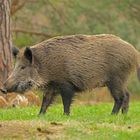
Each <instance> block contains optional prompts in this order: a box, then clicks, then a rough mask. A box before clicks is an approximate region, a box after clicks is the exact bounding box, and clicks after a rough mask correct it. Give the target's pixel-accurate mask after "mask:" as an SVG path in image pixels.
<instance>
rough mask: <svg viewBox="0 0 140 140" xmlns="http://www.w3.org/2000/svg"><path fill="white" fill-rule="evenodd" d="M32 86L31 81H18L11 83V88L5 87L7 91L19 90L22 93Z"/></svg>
mask: <svg viewBox="0 0 140 140" xmlns="http://www.w3.org/2000/svg"><path fill="white" fill-rule="evenodd" d="M32 86H33V83H32V82H31V81H28V82H23V81H21V82H18V83H17V84H15V85H13V86H12V87H11V88H9V89H7V92H19V93H24V92H25V91H27V90H30V89H31V87H32Z"/></svg>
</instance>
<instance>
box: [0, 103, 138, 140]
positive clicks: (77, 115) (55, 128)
mask: <svg viewBox="0 0 140 140" xmlns="http://www.w3.org/2000/svg"><path fill="white" fill-rule="evenodd" d="M112 106H113V103H98V104H93V105H75V104H73V105H72V108H71V111H72V112H71V115H70V116H64V115H63V110H62V105H53V106H52V107H50V108H49V110H48V112H47V114H46V115H45V116H40V117H38V116H37V114H38V111H39V108H38V107H26V108H11V109H0V114H1V115H0V129H1V131H0V140H5V139H8V140H13V139H15V140H20V139H21V140H23V139H26V140H28V139H29V140H40V139H41V140H52V139H53V140H65V139H67V140H85V139H86V140H93V139H94V140H102V139H109V140H118V139H119V140H124V139H125V140H129V139H135V140H137V139H139V138H140V133H139V131H140V103H138V102H133V103H131V104H130V110H129V113H128V114H127V115H122V114H121V113H120V114H119V115H118V116H111V115H110V112H111V109H112Z"/></svg>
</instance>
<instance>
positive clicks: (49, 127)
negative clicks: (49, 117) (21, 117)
mask: <svg viewBox="0 0 140 140" xmlns="http://www.w3.org/2000/svg"><path fill="white" fill-rule="evenodd" d="M0 128H1V131H0V139H12V140H13V139H15V140H22V139H26V140H28V139H41V140H51V139H56V138H61V137H62V134H63V133H62V132H63V129H64V125H63V124H61V123H60V124H59V123H56V122H51V123H47V122H45V121H5V122H0Z"/></svg>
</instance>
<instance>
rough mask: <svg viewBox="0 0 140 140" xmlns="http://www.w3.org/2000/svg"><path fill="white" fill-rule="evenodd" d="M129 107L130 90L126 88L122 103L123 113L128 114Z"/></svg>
mask: <svg viewBox="0 0 140 140" xmlns="http://www.w3.org/2000/svg"><path fill="white" fill-rule="evenodd" d="M128 108H129V92H128V91H127V90H126V91H125V94H124V98H123V103H122V113H123V114H126V113H127V112H128Z"/></svg>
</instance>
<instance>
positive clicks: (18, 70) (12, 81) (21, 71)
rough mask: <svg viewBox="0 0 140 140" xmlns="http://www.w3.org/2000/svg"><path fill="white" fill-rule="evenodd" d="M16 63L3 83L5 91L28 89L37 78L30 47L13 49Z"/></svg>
mask: <svg viewBox="0 0 140 140" xmlns="http://www.w3.org/2000/svg"><path fill="white" fill-rule="evenodd" d="M13 54H14V55H15V57H16V63H15V67H14V70H13V72H12V73H11V75H10V76H9V77H8V79H7V80H6V81H5V83H4V87H5V90H6V91H7V92H21V93H24V91H26V90H29V89H30V88H31V87H32V86H33V85H34V84H37V83H38V82H37V81H38V80H39V73H38V69H37V67H36V65H35V64H34V56H33V53H32V50H31V49H30V48H25V49H23V50H20V51H17V50H16V51H14V53H13Z"/></svg>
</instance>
